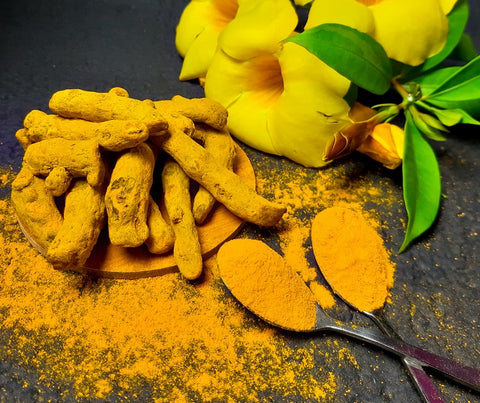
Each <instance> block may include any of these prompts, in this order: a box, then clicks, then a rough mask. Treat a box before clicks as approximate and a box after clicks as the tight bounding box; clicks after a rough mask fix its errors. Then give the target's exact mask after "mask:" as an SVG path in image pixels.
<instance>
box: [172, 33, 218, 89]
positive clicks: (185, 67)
mask: <svg viewBox="0 0 480 403" xmlns="http://www.w3.org/2000/svg"><path fill="white" fill-rule="evenodd" d="M218 35H219V33H218V32H216V31H213V30H210V29H205V30H204V31H203V32H202V33H201V34H200V35H198V36H197V37H196V38H195V40H194V41H193V43H192V45H191V46H190V48H189V49H188V51H187V52H186V54H185V58H184V60H183V64H182V69H181V71H180V75H179V79H180V80H182V81H187V80H192V79H194V78H198V77H205V75H206V74H207V71H208V68H209V67H210V64H211V62H212V59H213V55H214V54H215V50H216V48H217V40H218Z"/></svg>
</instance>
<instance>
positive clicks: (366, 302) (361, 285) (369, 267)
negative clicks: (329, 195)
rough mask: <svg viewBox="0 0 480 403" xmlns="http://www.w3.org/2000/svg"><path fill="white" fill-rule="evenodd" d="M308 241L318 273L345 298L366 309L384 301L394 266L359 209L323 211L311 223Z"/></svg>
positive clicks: (370, 308)
mask: <svg viewBox="0 0 480 403" xmlns="http://www.w3.org/2000/svg"><path fill="white" fill-rule="evenodd" d="M312 244H313V252H314V254H315V259H316V260H317V263H318V265H319V267H320V269H321V271H322V274H323V275H324V277H325V278H326V280H327V281H328V283H329V284H330V286H331V287H332V288H333V290H334V291H335V292H336V293H337V294H338V295H340V296H341V297H342V298H343V299H344V300H345V301H347V302H348V303H349V304H351V305H353V306H354V307H355V308H357V309H358V310H359V311H367V312H371V311H373V310H375V309H379V308H381V307H382V306H383V305H384V304H385V302H386V300H387V297H388V292H389V290H390V288H391V287H392V286H393V273H394V265H393V263H392V262H391V261H390V257H389V254H388V252H387V250H386V249H385V247H384V245H383V240H382V238H381V237H380V235H379V234H378V233H377V232H376V231H375V229H374V228H373V227H372V226H371V225H370V224H369V223H368V222H367V220H366V219H365V218H364V217H363V216H362V214H361V213H360V212H357V211H354V210H351V209H347V208H341V207H331V208H327V209H325V210H323V211H322V212H320V213H319V214H318V215H317V216H316V217H315V219H314V221H313V224H312Z"/></svg>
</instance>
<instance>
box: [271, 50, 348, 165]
mask: <svg viewBox="0 0 480 403" xmlns="http://www.w3.org/2000/svg"><path fill="white" fill-rule="evenodd" d="M279 61H280V65H281V68H282V76H283V81H284V92H283V94H282V95H281V97H280V98H279V100H278V103H277V104H276V105H275V106H274V107H273V108H272V114H271V117H270V121H269V127H270V128H271V136H272V141H273V145H274V147H275V149H276V150H277V152H278V153H280V154H281V155H284V156H286V157H288V158H290V159H292V160H293V161H296V162H298V163H300V164H302V165H305V166H315V167H318V166H322V165H325V164H326V163H327V162H326V161H324V155H325V148H326V145H327V144H328V142H329V141H330V139H331V138H332V136H333V135H334V133H336V132H337V131H339V130H341V129H342V128H343V127H345V126H346V125H348V124H349V123H350V119H349V118H348V112H349V110H350V107H349V105H348V103H347V102H346V101H345V100H344V99H343V96H344V95H345V94H346V93H347V91H348V89H349V86H350V81H349V80H347V79H346V78H345V77H343V76H341V75H340V74H338V73H337V72H336V71H334V70H333V69H331V68H330V67H328V66H327V65H326V64H325V63H323V62H322V61H321V60H319V59H318V58H316V57H315V56H313V55H312V54H311V53H309V52H308V51H307V50H305V49H304V48H303V47H301V46H298V45H296V44H294V43H285V44H284V46H283V50H282V51H281V53H280V54H279Z"/></svg>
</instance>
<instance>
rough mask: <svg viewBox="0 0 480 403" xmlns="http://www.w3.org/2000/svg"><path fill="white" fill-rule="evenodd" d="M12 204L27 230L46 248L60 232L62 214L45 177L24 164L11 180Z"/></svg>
mask: <svg viewBox="0 0 480 403" xmlns="http://www.w3.org/2000/svg"><path fill="white" fill-rule="evenodd" d="M11 199H12V203H13V205H14V207H15V212H16V214H17V217H18V218H19V220H20V222H21V223H22V224H23V225H24V227H25V228H26V229H28V233H29V235H30V236H31V238H32V239H34V240H35V242H36V243H37V244H38V245H39V246H40V247H41V248H43V249H47V248H48V246H49V245H50V243H51V242H52V241H53V239H54V238H55V236H56V235H57V232H58V231H59V229H60V227H61V225H62V222H63V217H62V215H61V214H60V211H59V210H58V208H57V206H56V204H55V200H54V198H53V195H52V194H51V192H49V191H48V190H47V189H46V188H45V180H44V179H43V178H39V177H37V176H35V175H33V173H32V172H31V171H30V170H29V169H28V168H26V167H22V169H21V170H20V172H19V173H18V175H17V177H16V178H15V180H14V181H13V182H12V194H11Z"/></svg>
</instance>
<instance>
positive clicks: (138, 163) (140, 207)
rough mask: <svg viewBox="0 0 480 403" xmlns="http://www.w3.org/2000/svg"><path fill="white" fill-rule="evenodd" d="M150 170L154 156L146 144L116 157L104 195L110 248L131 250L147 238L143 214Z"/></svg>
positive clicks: (145, 218)
mask: <svg viewBox="0 0 480 403" xmlns="http://www.w3.org/2000/svg"><path fill="white" fill-rule="evenodd" d="M154 166H155V156H154V153H153V151H152V149H151V148H150V147H149V146H148V145H147V144H146V143H142V144H139V145H138V146H137V147H135V148H131V149H129V150H127V151H124V152H123V154H122V155H120V157H118V160H117V162H116V164H115V167H114V168H113V171H112V176H111V179H110V183H109V185H108V188H107V192H106V194H105V203H106V207H107V216H108V233H109V237H110V242H111V243H112V244H114V245H119V246H124V247H135V246H139V245H141V244H143V243H144V242H145V240H146V239H147V238H148V234H149V230H148V226H147V213H148V205H149V192H150V188H151V186H152V182H153V169H154Z"/></svg>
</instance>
